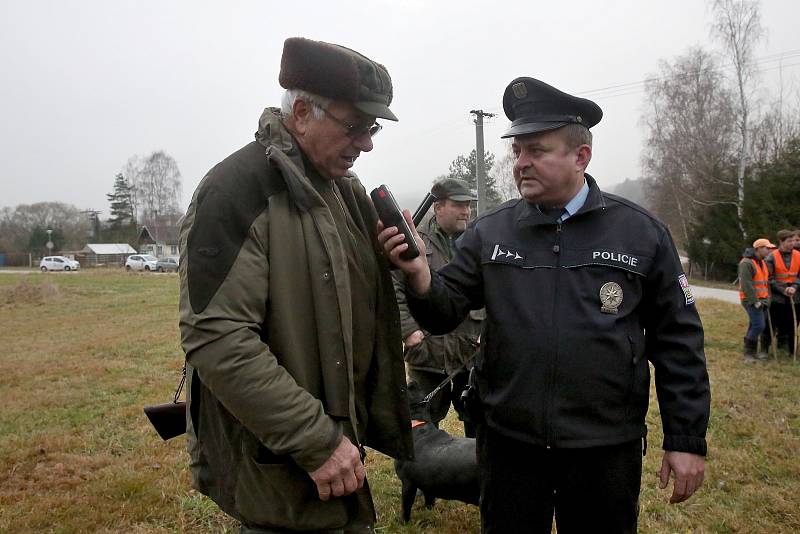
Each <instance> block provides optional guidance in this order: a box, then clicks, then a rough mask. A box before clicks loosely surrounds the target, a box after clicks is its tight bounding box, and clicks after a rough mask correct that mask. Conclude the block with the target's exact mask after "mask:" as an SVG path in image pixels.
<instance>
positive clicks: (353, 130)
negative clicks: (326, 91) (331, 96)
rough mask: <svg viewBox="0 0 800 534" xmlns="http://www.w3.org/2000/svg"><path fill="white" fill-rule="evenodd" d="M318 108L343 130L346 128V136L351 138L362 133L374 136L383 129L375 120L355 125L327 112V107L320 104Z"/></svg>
mask: <svg viewBox="0 0 800 534" xmlns="http://www.w3.org/2000/svg"><path fill="white" fill-rule="evenodd" d="M320 109H321V110H322V112H323V113H325V115H327V116H328V118H330V119H331V120H332V121H333V122H335V123H336V124H338V125H339V126H341V127H342V128H344V129H345V130H347V133H346V134H347V137H350V138H351V139H355V138H357V137H361V136H363V135H369V136H370V137H375V136H376V135H378V132H380V131H381V130H382V129H383V126H381V125H380V124H378V123H377V122H376V123H373V124H372V125H370V126H356V125H355V124H350V123H349V122H345V121H343V120H342V119H340V118H339V117H337V116H336V115H334V114H333V113H331V112H329V111H328V110H327V109H325V108H323V107H321V106H320Z"/></svg>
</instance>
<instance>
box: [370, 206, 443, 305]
mask: <svg viewBox="0 0 800 534" xmlns="http://www.w3.org/2000/svg"><path fill="white" fill-rule="evenodd" d="M403 217H405V219H406V222H407V223H408V227H409V228H411V232H412V233H413V234H414V241H416V242H417V248H419V256H417V257H416V258H414V259H413V260H404V259H402V258H400V253H401V252H403V251H404V250H406V249H407V248H408V244H406V243H405V236H404V235H403V234H401V233H400V231H399V230H398V229H397V227H396V226H390V227H389V228H384V226H383V222H382V221H378V242H379V243H380V245H381V246H382V247H383V250H384V251H385V252H386V255H387V256H389V260H390V261H391V262H392V263H394V264H395V265H396V266H397V267H399V268H400V270H401V271H403V272H404V273H405V274H406V278H407V279H408V283H409V284H410V285H411V288H412V289H413V290H414V292H415V293H417V294H418V295H424V294H425V293H427V292H428V290H429V289H430V287H431V272H430V269H429V268H428V258H427V257H426V255H425V253H426V251H425V242H424V241H422V238H421V237H420V236H419V234H418V233H417V228H416V227H415V226H414V222H413V221H412V220H411V213H409V211H408V210H407V209H405V210H403Z"/></svg>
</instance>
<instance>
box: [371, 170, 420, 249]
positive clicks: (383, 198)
mask: <svg viewBox="0 0 800 534" xmlns="http://www.w3.org/2000/svg"><path fill="white" fill-rule="evenodd" d="M369 196H370V197H372V203H373V204H375V209H376V210H377V212H378V218H379V219H380V220H381V222H383V226H384V227H385V228H389V227H391V226H396V227H397V229H398V230H399V231H400V233H401V234H403V235H404V236H405V237H406V243H407V244H408V248H407V249H405V250H404V251H403V252H401V253H400V257H401V258H402V259H404V260H413V259H414V258H416V257H417V256H419V248H417V242H416V241H414V234H413V233H412V232H411V228H409V226H408V223H407V222H406V219H405V217H403V212H402V211H400V206H398V205H397V201H396V200H395V199H394V195H392V192H391V191H389V188H388V187H386V185H385V184H384V185H381V186H380V187H376V188H375V189H373V190H372V192H371V193H370V194H369Z"/></svg>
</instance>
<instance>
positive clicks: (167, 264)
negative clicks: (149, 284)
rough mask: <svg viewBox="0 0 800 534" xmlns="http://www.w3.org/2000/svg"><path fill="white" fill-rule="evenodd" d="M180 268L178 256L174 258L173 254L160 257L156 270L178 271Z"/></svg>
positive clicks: (162, 271) (161, 271)
mask: <svg viewBox="0 0 800 534" xmlns="http://www.w3.org/2000/svg"><path fill="white" fill-rule="evenodd" d="M177 270H178V258H173V257H172V256H167V257H166V258H159V259H158V263H156V271H158V272H160V273H164V272H167V273H169V272H173V271H175V272H177Z"/></svg>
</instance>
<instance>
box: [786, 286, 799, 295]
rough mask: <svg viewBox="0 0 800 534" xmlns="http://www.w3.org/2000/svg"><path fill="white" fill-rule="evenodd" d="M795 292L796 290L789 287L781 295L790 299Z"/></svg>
mask: <svg viewBox="0 0 800 534" xmlns="http://www.w3.org/2000/svg"><path fill="white" fill-rule="evenodd" d="M796 292H797V289H795V288H794V287H792V286H789V287H787V288H786V289H784V290H783V294H784V295H786V296H787V297H791V296H792V295H794V294H795V293H796Z"/></svg>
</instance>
